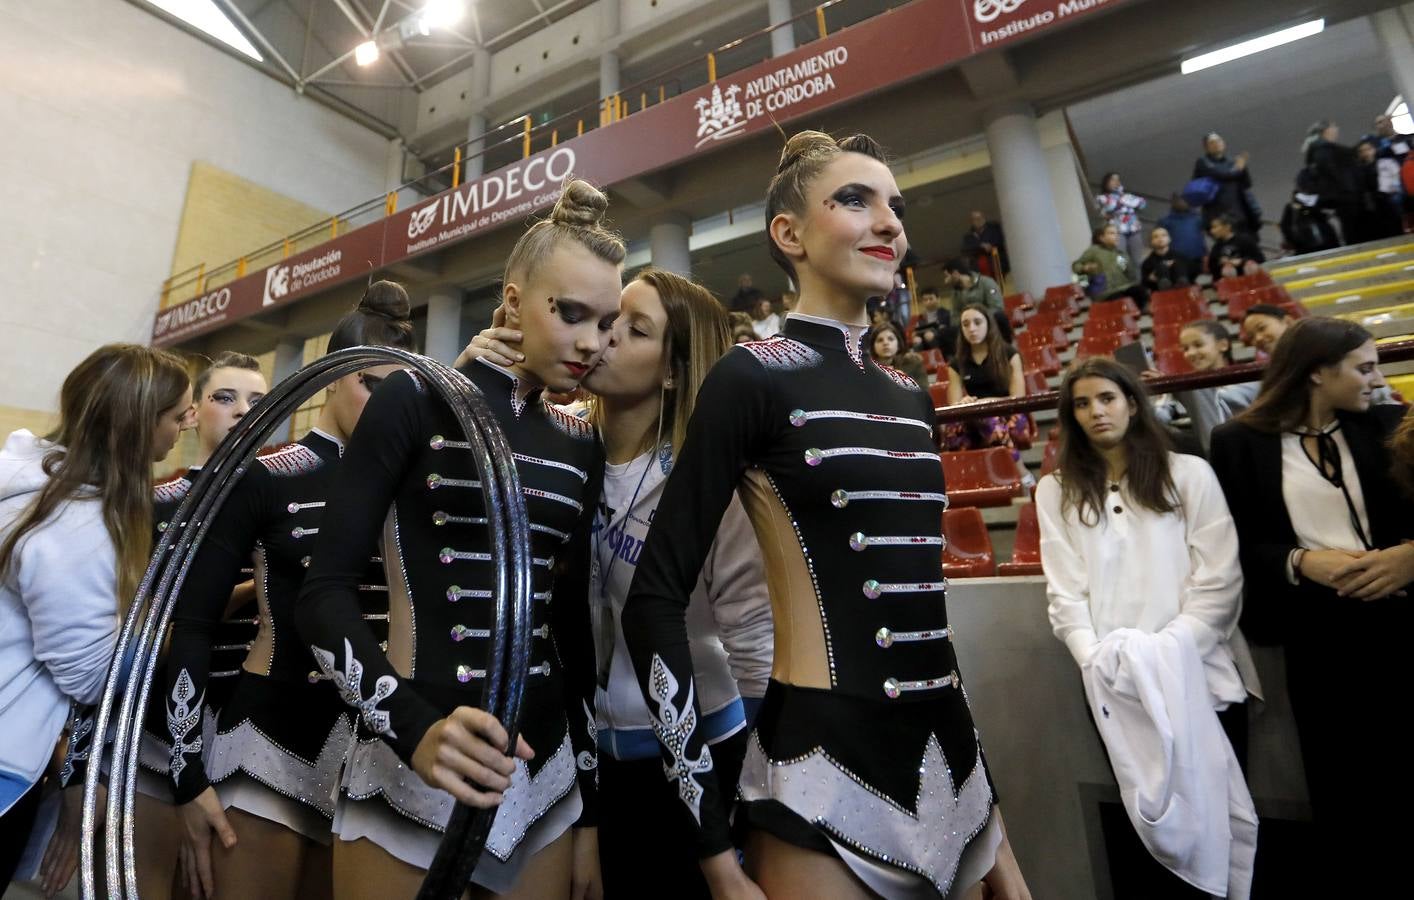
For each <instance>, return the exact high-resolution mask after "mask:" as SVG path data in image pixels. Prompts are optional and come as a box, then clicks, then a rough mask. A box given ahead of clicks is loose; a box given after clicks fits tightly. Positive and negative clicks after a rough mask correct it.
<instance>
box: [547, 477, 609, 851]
mask: <svg viewBox="0 0 1414 900" xmlns="http://www.w3.org/2000/svg"><path fill="white" fill-rule="evenodd" d="M590 468H591V472H590V476H589V482H588V484H587V485H585V492H584V511H583V512H582V513H581V514H580V517H579V522H578V523H577V524H576V525H575V529H574V532H573V535H572V536H571V538H570V541H569V544H568V545H567V546H566V553H565V557H564V562H563V563H562V564H561V565H560V567H559V570H558V572H557V573H556V577H555V595H554V596H555V601H554V602H553V603H552V604H551V605H550V632H551V635H552V636H553V638H554V646H555V655H556V656H557V657H558V658H559V662H560V667H561V670H562V671H563V674H564V677H563V679H562V682H561V683H562V685H563V689H564V698H565V717H566V720H567V721H568V723H569V734H570V744H571V746H572V747H573V748H574V759H575V772H576V776H577V778H578V780H579V794H580V797H581V798H582V800H583V801H584V811H583V812H582V813H581V814H580V817H579V821H578V822H576V823H575V825H576V826H577V827H580V828H586V827H591V826H595V825H598V823H599V803H598V794H599V748H598V740H597V737H598V736H597V734H596V729H595V711H594V702H595V696H594V695H595V687H596V680H595V679H596V674H597V670H596V665H595V657H594V632H593V630H592V628H591V627H590V619H589V610H590V604H589V553H590V550H589V533H590V529H591V527H592V526H593V523H594V510H595V508H596V507H598V505H599V494H600V492H601V491H602V490H603V486H604V465H603V461H602V460H596V462H595V464H594V465H592V466H591V467H590Z"/></svg>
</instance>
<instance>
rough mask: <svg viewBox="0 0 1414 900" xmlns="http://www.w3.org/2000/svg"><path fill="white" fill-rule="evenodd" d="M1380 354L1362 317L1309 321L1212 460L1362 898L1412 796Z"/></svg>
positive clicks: (1320, 802)
mask: <svg viewBox="0 0 1414 900" xmlns="http://www.w3.org/2000/svg"><path fill="white" fill-rule="evenodd" d="M1376 360H1377V356H1376V352H1375V342H1374V339H1373V338H1372V337H1371V336H1370V333H1369V332H1367V331H1366V330H1365V329H1363V328H1361V327H1360V326H1358V325H1355V324H1353V323H1350V322H1345V321H1341V320H1337V319H1324V318H1313V319H1303V320H1301V321H1300V322H1297V323H1296V324H1295V325H1293V326H1291V328H1290V329H1289V330H1288V331H1287V333H1286V334H1285V335H1283V336H1282V339H1281V340H1280V341H1279V342H1278V343H1277V345H1276V348H1275V350H1274V351H1273V354H1272V360H1271V363H1270V364H1269V365H1268V367H1267V371H1266V374H1265V375H1264V377H1263V380H1262V393H1261V394H1260V395H1259V396H1258V398H1257V401H1256V403H1254V404H1253V405H1252V406H1251V407H1250V408H1249V409H1248V410H1247V411H1246V412H1244V413H1243V414H1242V415H1240V416H1238V417H1237V418H1235V419H1233V420H1232V421H1231V422H1228V423H1227V424H1225V425H1222V426H1220V427H1219V428H1217V429H1216V430H1215V431H1214V432H1213V437H1212V448H1211V456H1210V459H1211V462H1212V465H1213V469H1214V470H1215V471H1216V472H1217V475H1218V480H1219V481H1220V482H1221V483H1222V486H1223V491H1224V492H1225V493H1226V494H1227V500H1228V506H1229V508H1230V509H1231V511H1232V517H1233V519H1234V521H1235V522H1236V524H1237V534H1238V539H1239V543H1240V545H1241V551H1240V554H1241V560H1242V572H1243V578H1244V580H1245V582H1246V597H1245V607H1246V608H1245V609H1244V611H1243V618H1242V629H1243V632H1244V633H1245V634H1247V635H1248V637H1249V638H1251V639H1252V640H1254V641H1256V642H1258V643H1275V644H1280V645H1282V646H1284V647H1285V649H1286V669H1287V673H1286V674H1287V689H1288V691H1289V693H1290V696H1291V706H1292V712H1293V714H1294V716H1295V719H1296V728H1297V735H1298V739H1299V741H1300V746H1301V755H1302V759H1303V762H1304V766H1305V771H1306V782H1307V788H1308V790H1309V792H1310V797H1311V807H1312V812H1313V815H1314V817H1315V820H1316V823H1317V826H1318V828H1319V829H1320V831H1321V834H1322V843H1323V844H1324V845H1325V846H1326V848H1327V849H1329V850H1333V851H1334V853H1333V855H1332V858H1333V859H1337V860H1341V861H1342V862H1343V863H1344V865H1342V866H1339V867H1337V869H1338V871H1340V873H1341V874H1340V876H1339V877H1340V878H1341V879H1342V886H1343V888H1344V890H1345V892H1348V893H1352V894H1353V893H1356V891H1355V890H1354V885H1353V884H1351V880H1352V879H1354V880H1355V881H1356V882H1359V881H1361V880H1363V879H1370V883H1371V884H1375V883H1379V879H1380V878H1381V877H1382V875H1383V874H1384V873H1385V872H1390V870H1391V867H1392V866H1393V865H1394V861H1395V860H1396V859H1398V856H1396V855H1395V850H1396V847H1395V841H1396V839H1397V838H1396V835H1398V834H1399V833H1400V832H1401V826H1400V824H1399V818H1398V817H1400V816H1402V814H1403V813H1404V812H1405V811H1406V810H1407V809H1409V807H1410V805H1411V802H1414V790H1411V785H1414V779H1411V777H1410V774H1409V768H1408V766H1407V765H1406V764H1405V761H1404V757H1405V751H1404V749H1403V745H1402V743H1401V742H1400V741H1399V740H1398V738H1397V733H1398V732H1399V731H1400V730H1402V729H1401V727H1400V726H1402V724H1403V723H1402V722H1401V721H1399V716H1398V715H1397V708H1398V707H1399V706H1400V704H1398V701H1396V702H1395V703H1394V704H1391V703H1390V702H1389V701H1390V700H1391V699H1392V698H1395V697H1397V696H1399V694H1398V693H1396V688H1397V685H1398V684H1399V680H1398V679H1399V678H1400V675H1401V670H1402V668H1403V666H1402V665H1401V663H1402V657H1403V653H1404V652H1405V645H1406V644H1407V640H1408V634H1409V631H1410V627H1411V626H1414V607H1411V606H1410V601H1409V598H1408V597H1407V596H1406V594H1407V592H1408V590H1409V589H1410V587H1409V586H1410V583H1411V582H1414V516H1411V515H1410V510H1409V504H1408V501H1407V500H1405V499H1403V498H1402V497H1401V495H1400V492H1399V490H1398V489H1397V487H1396V486H1395V483H1394V481H1393V479H1392V478H1391V474H1390V470H1391V465H1390V457H1389V452H1388V449H1387V447H1386V440H1387V439H1388V437H1389V434H1390V433H1391V432H1392V431H1393V429H1394V428H1395V426H1396V425H1397V424H1398V422H1399V419H1400V417H1401V416H1402V414H1403V412H1404V408H1403V407H1399V406H1371V405H1370V397H1371V394H1372V392H1373V391H1374V390H1375V389H1376V388H1377V387H1379V386H1381V385H1382V384H1383V378H1382V377H1381V376H1380V373H1379V369H1378V368H1377V367H1376Z"/></svg>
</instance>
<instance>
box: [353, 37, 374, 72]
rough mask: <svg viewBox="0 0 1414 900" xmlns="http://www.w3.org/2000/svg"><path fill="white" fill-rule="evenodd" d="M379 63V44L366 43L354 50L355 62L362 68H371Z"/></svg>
mask: <svg viewBox="0 0 1414 900" xmlns="http://www.w3.org/2000/svg"><path fill="white" fill-rule="evenodd" d="M377 61H378V42H377V41H364V42H363V43H362V44H359V45H358V46H357V47H355V48H354V62H356V63H358V64H359V65H360V66H371V65H373V64H374V63H376V62H377Z"/></svg>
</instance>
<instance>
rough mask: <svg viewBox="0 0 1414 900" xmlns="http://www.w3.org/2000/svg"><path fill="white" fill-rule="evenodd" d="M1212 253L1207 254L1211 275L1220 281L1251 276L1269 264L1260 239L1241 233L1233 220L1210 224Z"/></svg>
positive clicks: (1217, 220)
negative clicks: (1262, 266)
mask: <svg viewBox="0 0 1414 900" xmlns="http://www.w3.org/2000/svg"><path fill="white" fill-rule="evenodd" d="M1208 234H1210V235H1211V236H1212V238H1213V249H1212V250H1210V251H1208V274H1209V275H1211V276H1213V280H1214V281H1217V280H1219V279H1221V278H1231V277H1232V276H1234V275H1250V274H1252V273H1253V272H1255V271H1257V269H1258V268H1260V267H1261V264H1262V263H1264V262H1266V261H1267V257H1266V255H1265V254H1263V253H1262V248H1261V246H1260V245H1258V243H1257V239H1256V238H1255V237H1253V236H1252V235H1251V234H1249V233H1247V232H1245V231H1238V230H1237V227H1236V226H1235V225H1234V224H1233V221H1232V219H1229V218H1228V217H1227V216H1218V217H1217V218H1216V219H1214V220H1213V221H1211V222H1209V223H1208Z"/></svg>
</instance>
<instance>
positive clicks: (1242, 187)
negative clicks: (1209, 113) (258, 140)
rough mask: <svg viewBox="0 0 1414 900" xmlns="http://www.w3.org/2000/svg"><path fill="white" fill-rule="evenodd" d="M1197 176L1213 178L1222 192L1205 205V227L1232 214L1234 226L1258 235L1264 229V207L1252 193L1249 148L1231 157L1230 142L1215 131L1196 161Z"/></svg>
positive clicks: (1195, 173)
mask: <svg viewBox="0 0 1414 900" xmlns="http://www.w3.org/2000/svg"><path fill="white" fill-rule="evenodd" d="M1193 177H1194V178H1211V179H1213V180H1214V181H1216V182H1217V183H1218V193H1217V195H1216V196H1214V197H1213V199H1212V200H1210V201H1209V202H1207V203H1205V204H1204V205H1203V227H1204V228H1207V227H1208V226H1209V225H1210V224H1212V221H1213V219H1215V218H1217V217H1218V216H1229V217H1231V219H1232V223H1233V225H1234V227H1237V228H1239V229H1241V230H1243V231H1250V232H1252V233H1253V234H1256V233H1257V232H1258V231H1260V230H1261V228H1262V207H1261V206H1260V205H1258V203H1257V198H1256V196H1255V195H1254V194H1253V193H1252V174H1251V173H1250V172H1249V171H1248V170H1247V153H1246V151H1244V152H1242V153H1239V154H1237V157H1236V158H1235V159H1228V158H1227V142H1226V141H1224V140H1223V138H1222V135H1220V134H1218V133H1217V132H1211V133H1210V134H1208V135H1207V136H1206V137H1204V138H1203V155H1202V156H1200V157H1198V161H1197V162H1195V163H1194V164H1193Z"/></svg>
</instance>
